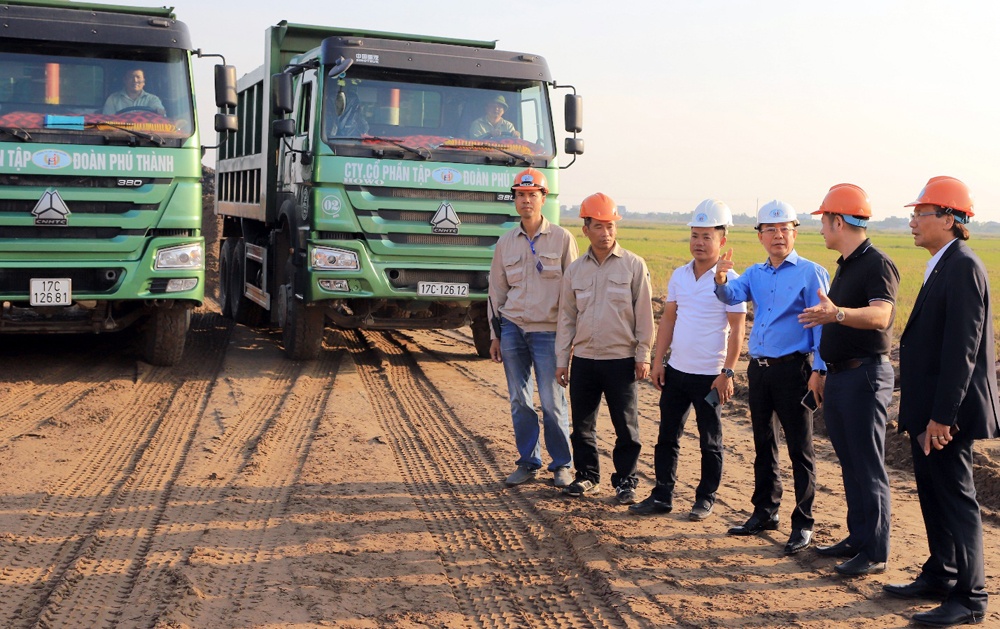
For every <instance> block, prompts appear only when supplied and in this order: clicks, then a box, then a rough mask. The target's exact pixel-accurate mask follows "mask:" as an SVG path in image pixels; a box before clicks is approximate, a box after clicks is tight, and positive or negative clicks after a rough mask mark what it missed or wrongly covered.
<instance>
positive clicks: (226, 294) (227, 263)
mask: <svg viewBox="0 0 1000 629" xmlns="http://www.w3.org/2000/svg"><path fill="white" fill-rule="evenodd" d="M234 241H235V239H234V238H226V240H225V242H223V243H222V248H221V249H220V250H219V310H221V311H222V316H223V317H225V318H227V319H232V318H233V287H232V286H231V285H230V282H231V280H232V278H231V276H232V266H233V250H234V249H235V248H236V245H235V244H234Z"/></svg>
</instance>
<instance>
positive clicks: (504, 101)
mask: <svg viewBox="0 0 1000 629" xmlns="http://www.w3.org/2000/svg"><path fill="white" fill-rule="evenodd" d="M490 103H500V105H501V106H502V107H503V108H504V109H507V99H506V98H504V97H503V94H498V95H497V97H496V98H494V99H493V100H491V101H490Z"/></svg>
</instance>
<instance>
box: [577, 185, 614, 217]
mask: <svg viewBox="0 0 1000 629" xmlns="http://www.w3.org/2000/svg"><path fill="white" fill-rule="evenodd" d="M580 218H592V219H594V220H595V221H619V220H621V218H622V215H621V214H619V213H618V204H617V203H615V201H614V199H612V198H611V197H609V196H608V195H606V194H604V193H603V192H595V193H594V194H592V195H590V196H589V197H587V198H586V199H584V200H583V203H581V204H580Z"/></svg>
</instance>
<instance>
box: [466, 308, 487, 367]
mask: <svg viewBox="0 0 1000 629" xmlns="http://www.w3.org/2000/svg"><path fill="white" fill-rule="evenodd" d="M469 327H470V328H472V344H473V345H475V346H476V356H479V357H480V358H489V357H490V344H491V343H492V340H491V339H490V320H489V318H488V317H487V315H486V312H485V311H484V312H483V313H482V314H481V315H477V316H476V317H475V318H474V319H473V320H472V323H471V324H470V325H469Z"/></svg>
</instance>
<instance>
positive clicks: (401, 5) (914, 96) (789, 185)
mask: <svg viewBox="0 0 1000 629" xmlns="http://www.w3.org/2000/svg"><path fill="white" fill-rule="evenodd" d="M118 1H119V2H125V1H126V0H118ZM136 3H137V4H142V0H138V1H137V2H136ZM150 4H151V5H155V4H156V3H150ZM170 4H172V5H174V6H175V7H176V12H177V17H178V18H179V19H180V20H182V21H184V22H186V23H187V24H188V26H189V28H190V30H191V34H192V38H193V41H194V45H195V46H196V47H201V48H202V49H204V50H205V51H206V52H208V51H211V52H222V53H224V54H225V55H226V57H227V61H228V62H229V63H230V64H233V65H235V66H236V67H237V74H238V76H242V75H243V74H244V73H246V72H249V71H250V70H252V69H254V68H255V67H257V66H258V65H260V63H261V61H262V58H263V42H264V29H265V28H266V27H267V26H269V25H272V24H276V23H277V22H279V21H280V20H283V19H284V20H288V21H289V22H297V23H306V24H323V25H327V26H330V25H336V26H348V27H358V28H364V29H370V30H381V31H396V32H408V33H420V34H429V35H440V36H446V37H457V38H467V39H482V40H498V46H497V47H498V48H501V49H506V50H515V51H520V52H531V53H536V54H540V55H542V56H544V57H546V58H547V60H548V62H549V67H550V69H551V70H552V74H553V76H554V77H555V79H556V81H557V82H559V83H565V84H570V85H573V86H575V87H576V89H577V92H578V93H579V94H580V95H582V96H583V98H584V112H585V114H584V132H583V133H582V134H580V135H581V137H583V138H584V139H585V140H586V153H585V154H584V155H583V156H582V157H580V158H579V159H578V160H577V162H576V164H574V165H573V166H572V167H571V168H569V169H566V170H564V171H562V174H561V182H562V186H561V187H562V196H561V200H560V202H561V203H563V204H575V203H578V202H579V201H580V200H581V199H582V198H583V197H585V196H587V195H588V194H590V193H592V192H597V191H601V192H604V193H606V194H608V195H610V196H611V197H612V198H614V199H615V200H616V201H617V202H618V203H619V204H622V205H626V206H627V207H628V209H629V211H632V212H673V211H681V212H686V211H691V210H693V209H694V207H695V206H696V205H697V204H698V202H699V201H701V200H702V199H704V198H706V197H716V198H719V199H722V200H723V201H725V202H726V203H728V204H729V205H730V206H731V207H732V208H733V210H734V211H736V212H739V213H750V212H752V211H753V210H754V209H755V208H756V207H757V205H758V204H763V203H765V202H767V201H769V200H770V199H772V198H778V199H781V200H784V201H787V202H789V203H791V204H792V205H793V206H795V207H796V209H798V210H799V212H800V213H808V212H811V211H813V210H815V209H816V208H817V207H818V206H819V204H820V202H821V201H822V199H823V196H824V194H825V193H826V191H827V190H828V189H829V187H830V186H831V185H833V184H836V183H841V182H850V183H855V184H857V185H860V186H861V187H863V188H864V189H865V190H867V191H868V193H869V196H870V197H871V200H872V204H873V206H874V209H875V218H880V217H885V216H889V215H896V216H902V215H903V214H904V213H905V212H907V211H908V210H907V209H905V208H903V207H902V206H903V205H904V204H906V203H909V202H910V201H912V200H914V199H915V198H916V195H917V193H918V192H919V191H920V189H921V187H922V186H923V184H924V183H925V182H926V181H927V179H928V178H930V177H932V176H934V175H952V176H955V177H958V178H959V179H962V180H964V181H965V182H966V183H967V184H969V186H970V187H971V188H972V191H973V194H974V195H975V198H976V219H982V220H994V221H1000V3H997V2H993V1H991V0H980V1H969V0H950V1H947V2H946V1H943V0H923V1H921V0H907V1H905V2H904V1H903V0H895V1H887V0H858V1H855V0H838V1H837V2H818V1H811V0H783V1H770V0H756V1H751V0H744V1H737V0H723V1H709V0H705V1H695V0H684V1H679V0H659V1H656V2H646V1H641V2H637V1H623V2H608V1H602V2H596V1H592V0H576V1H572V0H536V1H534V2H508V3H496V2H481V1H478V0H433V1H428V0H425V1H418V0H364V1H358V2H332V1H330V0H325V1H320V0H290V1H286V2H280V1H274V0H269V1H266V2H265V1H263V0H239V1H228V0H226V1H222V0H173V2H171V3H170ZM213 63H214V61H213V60H211V59H204V60H201V61H196V66H195V72H196V77H197V79H196V80H197V82H198V84H197V87H198V90H199V95H200V103H201V105H202V107H205V106H206V105H207V106H209V108H206V109H205V110H204V111H203V113H202V118H201V120H202V126H203V128H205V127H206V125H209V124H210V120H211V118H210V116H209V115H208V114H211V113H213V112H212V111H211V110H210V105H211V104H212V94H211V90H212V84H211V66H212V64H213ZM563 93H564V92H563V91H559V92H557V93H556V96H555V100H556V102H557V109H559V110H560V111H561V108H562V105H561V103H562V94H563ZM560 126H561V125H560ZM208 128H209V129H210V127H208ZM560 137H565V133H562V134H561V136H560ZM209 139H211V135H209ZM559 146H560V147H561V146H562V142H561V141H560V143H559ZM564 161H568V160H564ZM206 162H207V163H209V164H212V163H214V156H212V155H209V156H208V157H207V158H206ZM973 228H974V225H973Z"/></svg>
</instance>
